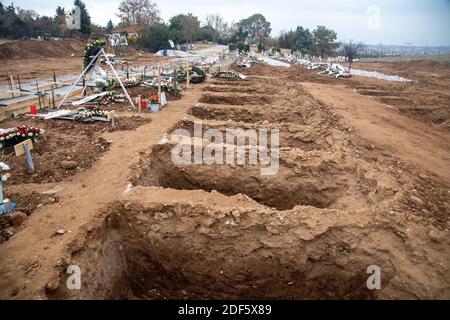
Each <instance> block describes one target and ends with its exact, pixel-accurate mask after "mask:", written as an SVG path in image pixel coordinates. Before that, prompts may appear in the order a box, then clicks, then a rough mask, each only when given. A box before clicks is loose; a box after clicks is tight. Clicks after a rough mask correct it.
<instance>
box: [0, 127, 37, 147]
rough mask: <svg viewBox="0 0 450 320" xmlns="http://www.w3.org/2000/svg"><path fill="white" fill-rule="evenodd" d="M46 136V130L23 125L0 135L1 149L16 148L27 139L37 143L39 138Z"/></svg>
mask: <svg viewBox="0 0 450 320" xmlns="http://www.w3.org/2000/svg"><path fill="white" fill-rule="evenodd" d="M44 134H45V130H43V129H39V128H34V127H31V126H25V125H23V126H19V127H16V128H11V129H9V130H7V131H5V132H2V133H0V149H2V148H6V147H9V146H14V145H16V144H18V143H21V142H23V141H25V140H27V139H31V140H32V141H33V142H35V141H36V140H37V138H38V137H39V136H43V135H44Z"/></svg>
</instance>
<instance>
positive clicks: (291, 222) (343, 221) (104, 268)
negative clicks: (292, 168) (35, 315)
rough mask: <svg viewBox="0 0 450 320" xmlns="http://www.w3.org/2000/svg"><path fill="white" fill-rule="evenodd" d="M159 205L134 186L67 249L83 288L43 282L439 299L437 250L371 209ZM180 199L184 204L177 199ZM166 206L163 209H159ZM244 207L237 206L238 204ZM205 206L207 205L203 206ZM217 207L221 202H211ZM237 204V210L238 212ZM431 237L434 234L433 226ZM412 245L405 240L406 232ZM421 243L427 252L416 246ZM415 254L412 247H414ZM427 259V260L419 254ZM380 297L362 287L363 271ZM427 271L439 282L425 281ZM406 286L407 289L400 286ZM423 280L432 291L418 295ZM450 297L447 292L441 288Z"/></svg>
mask: <svg viewBox="0 0 450 320" xmlns="http://www.w3.org/2000/svg"><path fill="white" fill-rule="evenodd" d="M165 192H168V190H162V191H161V194H159V197H160V198H159V199H158V200H156V199H153V197H154V196H155V193H154V192H153V191H151V190H148V188H137V189H136V190H135V191H134V192H133V195H132V196H130V197H129V199H128V200H126V201H123V202H115V203H112V204H110V205H109V206H108V207H107V208H106V209H105V211H104V212H102V213H101V214H100V216H101V219H102V221H103V222H102V223H101V225H100V226H99V227H96V228H93V229H91V230H90V231H89V232H88V234H87V235H86V237H85V241H84V242H82V243H73V244H72V250H73V254H72V256H71V258H70V264H72V265H77V266H80V268H82V283H81V288H82V290H67V289H66V286H65V284H66V283H67V280H68V277H69V275H68V274H66V273H64V272H62V273H61V275H60V277H59V278H55V280H54V282H53V283H50V284H48V285H47V288H46V293H47V296H48V297H49V298H51V299H242V298H245V299H332V298H341V299H342V298H345V299H375V298H391V299H392V298H419V297H426V296H428V297H433V296H434V297H436V296H442V295H443V294H444V296H445V293H444V292H440V290H439V289H437V288H439V287H440V288H442V282H441V283H440V284H439V283H438V282H437V281H441V280H442V281H444V283H445V281H446V280H445V273H444V272H443V270H442V269H441V268H439V266H438V265H437V264H435V262H437V261H439V258H438V257H439V256H440V252H439V250H440V248H441V247H440V245H438V244H437V243H433V241H431V240H430V239H429V237H428V236H427V235H426V234H424V233H423V232H421V230H420V228H417V225H416V224H415V223H414V222H411V221H405V222H404V223H399V222H400V221H401V219H394V220H392V218H387V217H386V216H384V215H383V214H382V213H378V212H375V211H365V210H363V211H348V210H347V211H341V210H329V209H322V210H319V209H316V208H313V207H301V208H300V207H298V208H295V209H293V210H290V211H284V212H279V211H276V210H270V209H264V208H260V207H257V206H254V205H253V204H252V203H251V202H249V201H250V200H246V199H245V198H244V197H240V198H239V197H233V198H230V199H225V198H220V197H219V196H218V195H215V196H214V201H211V200H212V197H213V194H204V195H202V196H201V197H202V198H197V196H195V197H194V196H191V199H189V200H186V199H181V198H180V200H176V199H174V198H173V194H171V195H172V198H171V199H172V200H169V199H168V198H167V194H164V193H165ZM178 196H180V197H182V196H183V195H182V194H179V195H178ZM162 201H164V203H162ZM245 201H247V202H248V203H247V204H246V205H244V202H245ZM206 203H208V204H206ZM217 203H218V204H217ZM235 206H239V209H236V207H235ZM431 229H432V230H433V232H437V230H435V229H433V228H431ZM406 230H408V233H409V235H411V239H410V240H408V241H405V231H406ZM424 245H426V246H427V248H426V249H425V248H424V247H423V246H424ZM411 248H414V250H411ZM425 252H427V256H428V259H426V260H424V259H420V258H419V255H421V254H424V253H425ZM68 261H69V260H65V262H64V263H63V266H62V268H65V267H67V265H68ZM371 265H377V266H379V267H380V268H381V270H382V281H383V282H382V285H383V290H369V289H368V288H367V284H366V283H367V282H366V281H367V278H368V276H369V275H368V274H367V272H366V270H367V267H368V266H371ZM429 272H432V273H434V274H435V275H436V279H435V280H436V282H435V281H434V280H433V281H431V282H428V281H429V280H430V278H429V276H428V275H429ZM406 283H407V285H406ZM425 283H431V284H432V285H433V289H432V290H430V291H429V290H426V289H424V284H425ZM447 292H448V291H447Z"/></svg>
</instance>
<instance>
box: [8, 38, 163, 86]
mask: <svg viewBox="0 0 450 320" xmlns="http://www.w3.org/2000/svg"><path fill="white" fill-rule="evenodd" d="M85 46H86V42H85V41H81V40H66V41H51V40H48V41H35V40H18V41H11V42H7V43H4V44H1V45H0V75H1V76H0V84H3V85H5V84H8V80H7V79H6V75H7V74H11V75H12V76H14V78H15V83H16V85H17V75H19V76H20V81H21V83H22V84H25V83H27V82H30V81H36V80H38V81H40V80H49V79H52V78H53V73H55V75H56V78H57V81H58V80H60V77H63V76H67V75H73V74H79V73H80V72H81V70H82V65H83V62H82V59H81V56H82V53H83V50H84V48H85ZM72 55H73V56H72ZM116 58H117V60H123V61H127V62H128V64H129V65H130V66H135V65H137V66H142V65H153V64H155V63H157V62H162V61H166V60H168V58H167V57H157V56H154V55H153V54H152V53H147V52H144V53H138V52H136V50H129V53H128V54H127V55H125V56H117V57H116Z"/></svg>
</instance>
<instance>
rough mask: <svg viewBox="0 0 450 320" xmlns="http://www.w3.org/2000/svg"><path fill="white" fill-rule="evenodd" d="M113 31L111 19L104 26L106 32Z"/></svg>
mask: <svg viewBox="0 0 450 320" xmlns="http://www.w3.org/2000/svg"><path fill="white" fill-rule="evenodd" d="M113 29H114V24H113V22H112V20H111V19H109V21H108V23H107V24H106V32H107V33H111V32H112V31H113Z"/></svg>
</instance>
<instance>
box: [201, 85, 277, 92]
mask: <svg viewBox="0 0 450 320" xmlns="http://www.w3.org/2000/svg"><path fill="white" fill-rule="evenodd" d="M268 89H269V88H268V87H258V86H244V87H234V86H227V85H209V86H207V87H205V88H203V91H206V92H236V93H247V94H253V93H254V94H264V93H267V90H268Z"/></svg>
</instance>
